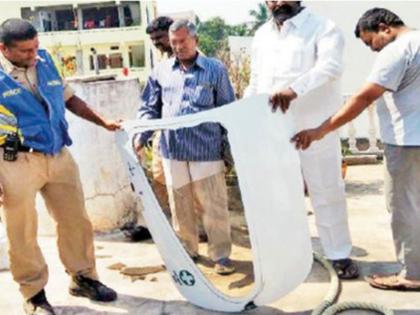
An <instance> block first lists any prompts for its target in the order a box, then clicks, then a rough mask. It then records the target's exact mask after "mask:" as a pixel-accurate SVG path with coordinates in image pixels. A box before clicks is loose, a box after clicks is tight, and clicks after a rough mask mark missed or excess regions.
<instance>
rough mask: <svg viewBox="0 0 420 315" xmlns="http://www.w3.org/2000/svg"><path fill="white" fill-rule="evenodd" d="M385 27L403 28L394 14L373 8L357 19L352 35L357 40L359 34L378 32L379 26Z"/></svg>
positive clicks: (386, 10) (402, 23) (402, 24)
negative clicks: (383, 25)
mask: <svg viewBox="0 0 420 315" xmlns="http://www.w3.org/2000/svg"><path fill="white" fill-rule="evenodd" d="M381 23H383V24H385V25H387V26H394V27H399V26H404V25H405V24H404V22H403V21H402V20H401V19H400V17H399V16H398V15H396V14H395V13H394V12H391V11H389V10H388V9H384V8H373V9H370V10H368V11H366V12H365V13H364V14H363V15H362V17H361V18H360V19H359V21H358V22H357V25H356V29H355V31H354V34H355V35H356V37H357V38H359V37H360V33H361V32H375V33H377V32H378V31H379V24H381Z"/></svg>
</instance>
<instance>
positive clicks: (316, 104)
mask: <svg viewBox="0 0 420 315" xmlns="http://www.w3.org/2000/svg"><path fill="white" fill-rule="evenodd" d="M343 50H344V38H343V35H342V33H341V32H340V30H339V29H338V28H337V27H336V26H335V24H334V23H333V22H332V21H330V20H327V19H325V18H323V17H320V16H318V15H315V14H314V13H312V12H311V11H310V10H309V9H308V8H305V9H304V10H302V11H301V12H300V13H299V14H298V15H296V16H295V17H293V18H292V19H289V20H287V21H286V22H285V23H284V24H283V26H282V28H281V30H279V29H278V28H277V26H276V25H275V23H274V21H273V20H270V21H268V22H267V23H265V24H264V25H263V26H261V27H260V29H258V31H257V32H256V34H255V38H254V41H253V45H252V56H251V81H250V85H249V87H248V88H247V89H246V91H245V97H247V96H250V95H253V94H259V93H270V94H271V93H273V92H275V91H281V90H283V89H286V88H288V87H290V88H291V89H293V90H294V91H295V92H296V94H297V95H298V98H297V99H296V100H294V101H293V102H292V103H291V107H290V110H291V112H292V113H293V116H294V120H295V124H296V127H297V129H298V130H302V129H306V128H314V127H317V126H318V125H320V124H321V123H322V122H323V121H325V119H327V118H328V117H330V116H331V115H332V114H334V113H335V112H336V111H337V110H338V108H339V107H340V106H341V105H342V97H341V91H340V76H341V74H342V71H343V62H342V56H343ZM300 158H301V162H302V170H303V174H304V178H305V180H306V183H307V185H308V190H309V195H310V197H311V202H312V205H313V207H314V210H315V215H316V223H317V228H318V233H319V236H320V240H321V244H322V246H323V249H324V252H325V254H326V256H327V257H328V258H329V259H342V258H346V257H348V256H349V255H350V252H351V247H352V246H351V240H350V232H349V227H348V222H347V207H346V201H345V192H344V182H343V180H342V178H341V151H340V142H339V137H338V133H331V134H329V135H328V136H326V137H325V138H324V139H323V140H321V141H319V142H315V143H313V144H312V146H311V147H310V148H309V149H307V150H306V151H302V152H301V153H300Z"/></svg>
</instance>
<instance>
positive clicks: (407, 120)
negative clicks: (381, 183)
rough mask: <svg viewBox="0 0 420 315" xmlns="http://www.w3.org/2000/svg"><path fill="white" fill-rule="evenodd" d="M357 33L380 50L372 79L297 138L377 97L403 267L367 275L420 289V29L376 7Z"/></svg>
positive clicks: (375, 282) (307, 137)
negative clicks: (394, 272) (392, 272)
mask: <svg viewBox="0 0 420 315" xmlns="http://www.w3.org/2000/svg"><path fill="white" fill-rule="evenodd" d="M355 33H356V37H358V38H360V39H361V40H362V41H363V42H364V43H365V44H366V45H367V46H369V47H370V48H371V49H372V50H373V51H377V52H379V53H378V57H377V59H376V62H375V65H374V66H373V69H372V72H371V74H370V76H369V77H368V80H367V83H366V84H365V85H364V86H363V87H362V89H361V90H360V91H359V92H358V93H357V94H356V95H355V96H353V97H352V98H351V99H350V100H349V101H348V102H347V103H346V104H345V105H344V107H343V108H342V109H341V110H340V111H339V112H338V113H336V114H335V115H334V116H332V117H330V118H328V119H327V120H326V121H325V122H324V123H323V124H322V125H320V126H319V127H318V128H315V129H310V130H305V131H302V132H300V133H298V134H297V135H295V136H294V137H293V140H294V141H295V142H296V146H297V147H298V148H302V149H306V148H307V147H308V146H309V145H310V144H311V143H312V141H315V140H319V139H322V138H323V137H324V136H325V135H326V134H327V133H329V132H330V131H332V130H335V129H337V128H339V127H340V126H342V125H344V124H345V123H347V122H349V121H350V120H352V119H354V118H356V117H357V116H358V115H359V114H360V113H361V112H362V111H363V110H364V109H365V108H366V107H367V106H369V105H370V104H371V103H373V102H374V101H375V100H378V103H377V111H378V116H379V123H380V127H381V136H382V140H383V142H384V144H385V160H386V167H385V196H386V201H387V208H388V210H389V212H390V213H391V227H392V234H393V238H394V243H395V248H396V253H397V257H398V259H399V260H400V262H401V264H402V266H403V269H402V271H401V273H400V274H399V275H392V276H380V275H372V276H369V277H367V278H366V280H367V281H368V282H369V283H370V285H371V286H373V287H375V288H379V289H384V290H403V291H408V290H410V291H420V32H419V31H413V30H410V29H409V28H407V27H406V26H405V25H404V23H403V21H402V20H401V19H400V18H399V17H398V16H397V15H396V14H394V13H393V12H391V11H389V10H387V9H381V8H374V9H371V10H369V11H367V12H366V13H365V14H364V15H363V16H362V17H361V18H360V20H359V22H358V23H357V26H356V31H355Z"/></svg>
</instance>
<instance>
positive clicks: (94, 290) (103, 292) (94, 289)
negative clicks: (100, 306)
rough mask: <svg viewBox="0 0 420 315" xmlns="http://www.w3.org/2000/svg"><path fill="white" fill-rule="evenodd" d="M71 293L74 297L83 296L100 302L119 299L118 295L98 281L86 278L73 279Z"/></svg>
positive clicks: (76, 277)
mask: <svg viewBox="0 0 420 315" xmlns="http://www.w3.org/2000/svg"><path fill="white" fill-rule="evenodd" d="M69 293H70V294H71V295H74V296H83V297H87V298H89V299H91V300H92V301H98V302H112V301H115V300H116V299H117V293H116V292H115V291H114V290H112V289H111V288H108V287H107V286H105V285H104V284H102V283H101V282H99V281H98V280H93V279H90V278H87V277H84V276H75V277H72V281H71V283H70V288H69Z"/></svg>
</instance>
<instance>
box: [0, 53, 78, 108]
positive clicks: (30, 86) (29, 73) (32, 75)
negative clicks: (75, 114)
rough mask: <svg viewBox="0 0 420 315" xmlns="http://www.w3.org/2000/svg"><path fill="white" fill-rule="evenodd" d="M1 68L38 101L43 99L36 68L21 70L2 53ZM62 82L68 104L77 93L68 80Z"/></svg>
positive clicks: (0, 58)
mask: <svg viewBox="0 0 420 315" xmlns="http://www.w3.org/2000/svg"><path fill="white" fill-rule="evenodd" d="M39 58H40V57H38V59H39ZM0 66H1V67H2V68H3V71H4V72H6V73H7V74H8V75H9V76H10V77H12V78H13V79H14V80H16V81H17V82H19V83H20V84H22V85H23V87H25V88H26V89H27V90H28V91H30V92H31V93H32V94H33V95H34V96H35V97H36V98H37V99H38V100H42V97H41V95H40V94H39V92H38V79H37V75H36V68H35V66H33V67H29V68H19V67H17V66H15V65H13V64H12V63H11V62H10V61H9V60H8V59H7V58H6V57H5V56H4V55H3V53H1V52H0ZM62 80H63V86H64V101H65V102H67V101H68V100H69V99H70V98H71V97H72V96H73V95H74V94H75V92H74V90H73V89H72V88H71V87H70V85H69V84H68V83H67V82H66V80H64V79H62Z"/></svg>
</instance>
